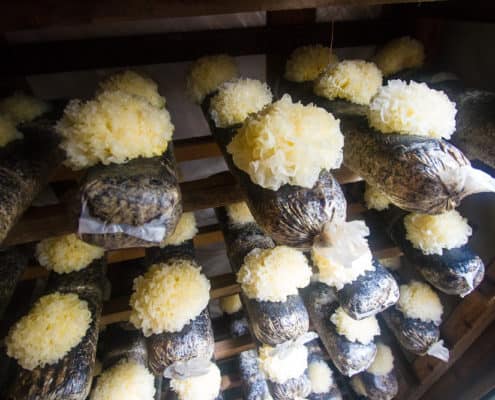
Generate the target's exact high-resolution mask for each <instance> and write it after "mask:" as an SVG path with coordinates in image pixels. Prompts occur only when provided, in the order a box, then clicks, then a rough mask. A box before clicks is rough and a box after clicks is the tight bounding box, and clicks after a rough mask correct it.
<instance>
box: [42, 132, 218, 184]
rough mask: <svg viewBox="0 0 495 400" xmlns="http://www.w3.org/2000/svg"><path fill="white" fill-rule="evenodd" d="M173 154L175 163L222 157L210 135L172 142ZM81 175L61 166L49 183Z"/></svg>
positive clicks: (69, 179)
mask: <svg viewBox="0 0 495 400" xmlns="http://www.w3.org/2000/svg"><path fill="white" fill-rule="evenodd" d="M174 154H175V160H176V161H177V162H182V161H192V160H201V159H204V158H210V157H220V156H221V155H222V153H221V152H220V148H219V147H218V146H217V144H216V142H215V140H214V139H213V136H211V135H208V136H199V137H193V138H188V139H177V140H174ZM83 174H84V171H72V170H71V169H70V168H67V167H65V166H63V165H61V166H60V167H59V168H58V169H57V171H55V174H54V176H53V177H52V179H51V182H60V181H78V180H79V179H81V177H82V176H83Z"/></svg>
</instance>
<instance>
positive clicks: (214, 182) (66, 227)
mask: <svg viewBox="0 0 495 400" xmlns="http://www.w3.org/2000/svg"><path fill="white" fill-rule="evenodd" d="M335 177H336V178H337V179H338V180H339V181H340V182H341V183H345V182H349V181H354V180H359V179H360V178H359V177H357V176H356V175H354V174H353V173H351V172H350V171H349V170H347V169H346V168H341V169H339V170H336V171H335ZM180 187H181V192H182V205H183V208H184V211H186V212H187V211H195V210H202V209H206V208H214V207H221V206H224V205H227V204H231V203H235V202H238V201H241V200H243V195H242V192H241V191H240V189H239V187H238V185H237V183H236V181H235V179H234V177H233V176H232V175H231V174H230V173H229V172H221V173H219V174H215V175H212V176H210V177H208V178H204V179H198V180H196V181H191V182H184V183H181V185H180ZM350 207H351V208H350V212H351V213H354V214H356V213H357V212H361V211H363V210H364V208H363V206H362V205H360V204H357V203H356V204H352V205H350ZM74 209H77V206H75V208H74V206H73V205H68V204H65V205H64V204H61V205H56V206H47V207H36V208H30V209H29V210H28V211H26V213H25V214H24V215H23V216H22V218H21V220H20V221H19V222H18V223H17V224H16V225H15V226H14V227H13V228H12V230H11V231H10V232H9V234H8V236H7V238H6V239H5V240H4V241H3V243H2V245H3V246H5V247H8V246H13V245H15V244H20V243H28V242H34V241H38V240H41V239H44V238H47V237H51V236H57V235H64V234H68V233H71V232H75V231H77V216H76V215H74V214H73V213H72V212H70V210H74Z"/></svg>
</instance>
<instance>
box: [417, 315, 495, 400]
mask: <svg viewBox="0 0 495 400" xmlns="http://www.w3.org/2000/svg"><path fill="white" fill-rule="evenodd" d="M494 337H495V323H492V324H491V325H490V326H489V327H488V328H487V329H486V331H485V332H484V333H483V334H482V335H481V336H480V337H479V338H478V339H477V340H476V341H475V342H474V343H473V344H472V345H471V346H470V347H469V349H468V350H467V351H466V352H465V353H464V355H463V356H462V357H461V358H459V360H458V361H457V362H456V363H455V364H454V365H453V366H452V367H451V368H450V369H449V370H448V371H447V373H446V374H445V375H444V376H443V377H442V378H441V379H440V380H439V381H438V382H437V383H435V385H433V386H432V387H431V388H430V390H428V392H426V393H425V395H424V396H423V397H421V399H422V400H436V399H452V400H454V399H469V400H478V399H481V398H482V397H483V396H485V395H486V394H488V393H489V392H490V391H492V390H494V389H495V358H494V356H493V355H494V354H495V340H493V338H494Z"/></svg>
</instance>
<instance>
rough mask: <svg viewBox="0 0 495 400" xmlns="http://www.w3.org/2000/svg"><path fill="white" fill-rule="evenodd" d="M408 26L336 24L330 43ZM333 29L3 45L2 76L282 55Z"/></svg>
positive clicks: (374, 38)
mask: <svg viewBox="0 0 495 400" xmlns="http://www.w3.org/2000/svg"><path fill="white" fill-rule="evenodd" d="M117 8H121V7H117ZM1 15H2V14H0V20H1ZM0 26H2V25H1V24H0ZM412 26H413V25H412V22H411V21H408V20H404V19H402V20H398V19H397V18H395V19H390V20H382V19H380V20H362V21H339V22H335V24H334V42H333V44H334V47H350V46H364V45H371V44H376V43H382V42H384V41H386V40H389V39H391V38H394V37H397V36H402V35H406V34H410V33H411V30H412ZM331 31H332V28H331V24H329V23H318V24H295V25H290V26H286V25H283V26H262V27H248V28H234V29H222V30H207V31H192V32H170V33H160V34H150V35H143V36H123V37H112V38H97V39H80V40H70V41H55V42H41V43H23V44H15V45H5V46H1V47H0V51H1V53H2V54H3V55H4V57H3V59H2V63H0V73H1V74H2V75H3V76H17V75H32V74H43V73H55V72H67V71H74V70H85V69H95V68H109V67H130V66H136V65H148V64H161V63H170V62H178V61H190V60H194V59H196V58H198V57H201V56H204V55H208V54H215V53H228V54H231V55H233V56H240V55H249V54H271V53H277V54H286V53H288V52H290V51H291V50H293V49H294V48H295V47H298V46H301V45H305V44H314V43H326V44H329V41H330V36H331ZM159 49H166V51H159ZM61 54H63V57H61ZM9 79H10V78H9Z"/></svg>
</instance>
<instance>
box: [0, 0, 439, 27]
mask: <svg viewBox="0 0 495 400" xmlns="http://www.w3.org/2000/svg"><path fill="white" fill-rule="evenodd" d="M428 1H435V0H422V2H428ZM409 2H412V3H417V0H250V1H230V0H208V1H183V0H167V1H160V0H148V1H147V2H146V5H145V6H144V5H143V3H142V2H141V1H139V0H124V1H119V2H117V1H115V0H100V1H95V0H92V1H84V2H81V1H77V0H65V1H62V0H45V1H43V2H39V1H36V0H19V1H16V2H12V1H10V2H5V4H3V7H2V13H1V14H0V26H1V27H2V28H1V29H2V30H3V31H4V32H6V31H15V30H24V29H36V28H41V27H50V26H67V25H75V24H76V25H79V24H94V23H108V22H118V21H133V20H140V19H153V18H165V17H185V16H199V15H214V14H229V13H239V12H251V11H273V10H297V9H303V8H314V7H321V6H328V5H346V4H352V5H362V6H364V5H372V4H395V3H409Z"/></svg>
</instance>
